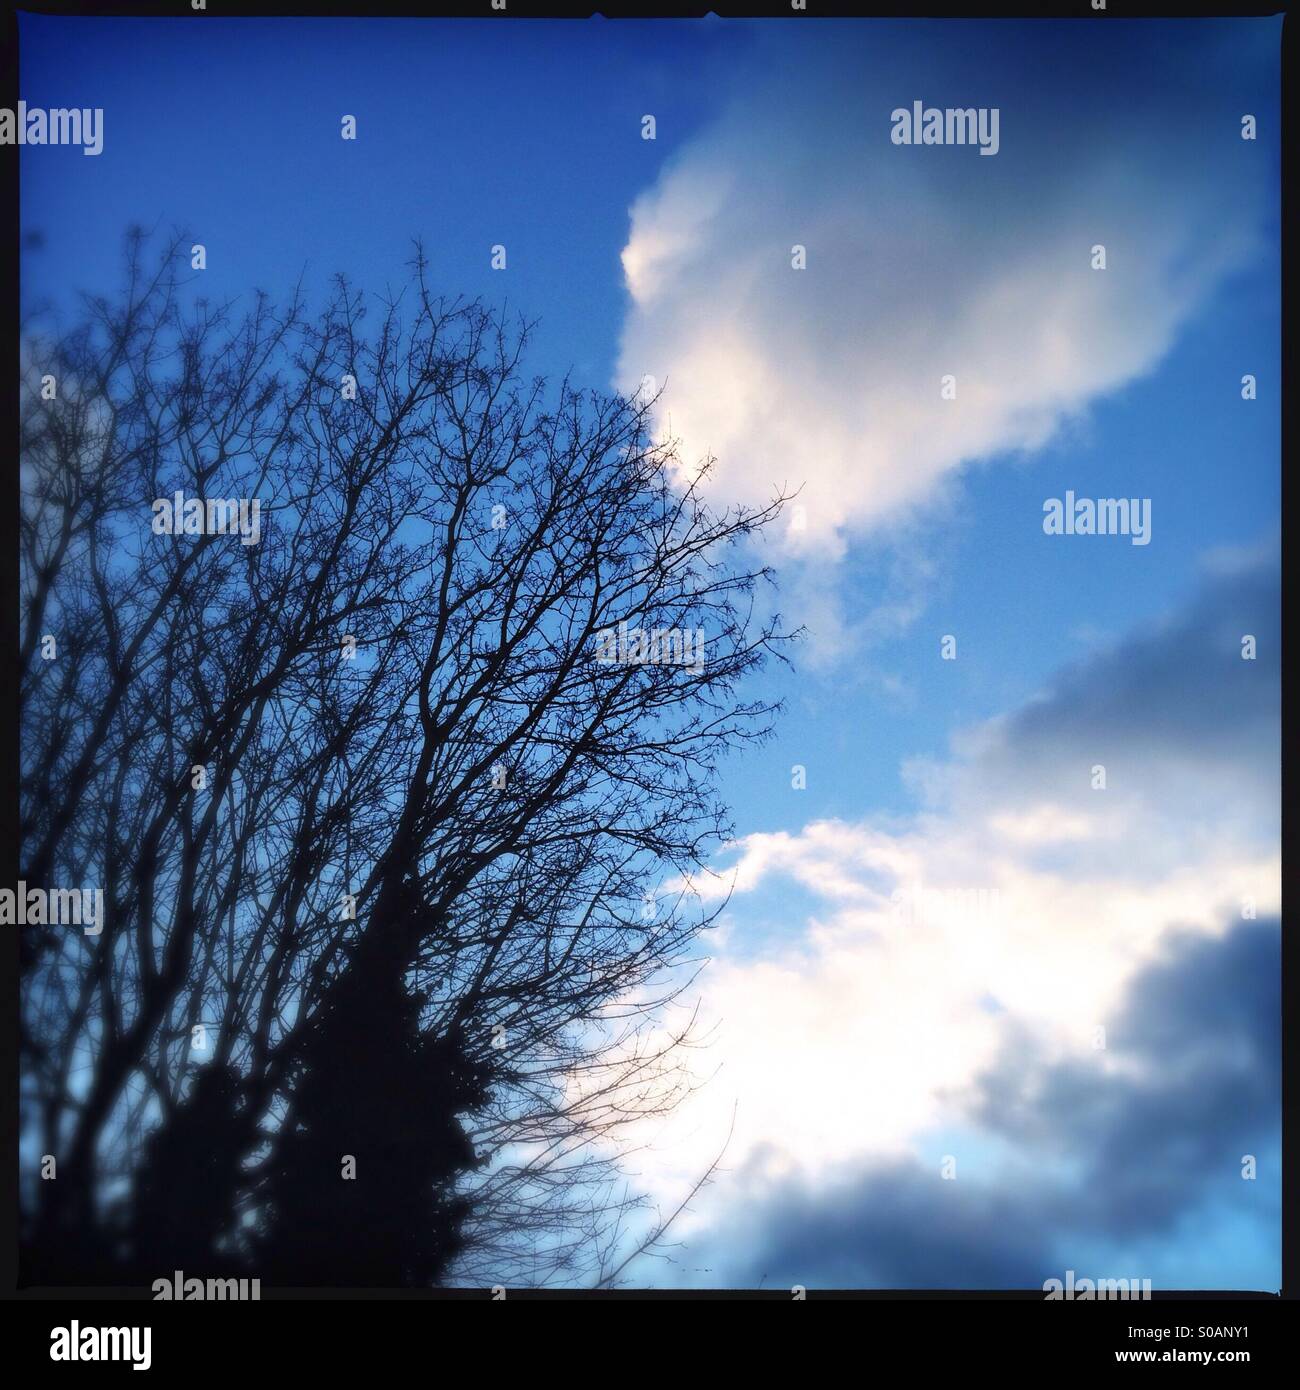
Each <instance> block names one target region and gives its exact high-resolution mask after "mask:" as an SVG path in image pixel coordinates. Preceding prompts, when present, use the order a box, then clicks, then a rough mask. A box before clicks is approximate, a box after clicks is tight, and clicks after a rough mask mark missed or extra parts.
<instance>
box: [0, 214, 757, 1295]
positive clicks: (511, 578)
mask: <svg viewBox="0 0 1300 1390" xmlns="http://www.w3.org/2000/svg"><path fill="white" fill-rule="evenodd" d="M182 244H187V243H185V241H184V239H183V238H178V239H177V240H176V241H175V242H173V243H172V244H171V245H169V246H167V247H166V248H164V250H163V253H162V255H161V256H160V257H159V258H158V261H157V264H156V265H154V266H153V267H151V268H150V267H147V265H146V260H147V248H146V245H145V241H144V239H143V238H142V237H141V236H140V235H139V234H133V235H132V236H131V237H130V238H129V239H128V255H127V277H126V285H125V289H124V292H123V295H122V296H121V298H120V300H118V301H117V302H113V303H110V302H107V301H105V300H103V299H97V300H90V301H87V302H86V303H85V305H84V309H85V312H84V314H83V316H82V321H81V322H80V323H79V324H78V325H77V326H76V327H75V328H73V329H72V330H71V331H68V332H64V333H60V334H53V333H49V332H46V333H44V334H42V333H41V332H39V331H38V330H36V329H33V330H32V332H31V333H30V335H29V339H28V341H27V342H26V344H25V347H24V366H25V371H26V373H27V376H28V380H27V382H26V389H25V392H24V406H23V417H22V427H23V434H22V441H21V451H22V453H21V457H22V482H23V505H22V517H21V542H22V557H21V561H22V578H23V594H22V599H23V614H22V622H23V626H22V653H21V655H22V664H21V682H22V684H21V700H22V708H23V731H22V815H23V841H22V865H23V869H24V874H25V880H26V882H27V884H28V885H29V886H32V887H40V888H46V889H56V888H79V887H87V886H97V887H102V889H103V891H104V900H105V912H104V922H103V925H102V930H101V931H100V932H99V933H98V934H97V935H92V934H87V933H86V932H85V931H84V930H79V929H77V928H75V927H69V926H67V925H58V924H53V923H49V922H46V923H43V924H41V923H37V924H34V925H27V926H25V927H24V928H22V930H23V933H24V936H23V967H24V989H23V1011H22V1017H23V1039H22V1042H23V1059H24V1072H23V1153H24V1188H23V1194H24V1231H25V1247H24V1272H25V1274H26V1276H27V1277H28V1279H29V1280H33V1281H34V1280H51V1281H54V1280H64V1281H75V1280H79V1279H90V1278H95V1279H106V1278H113V1277H116V1278H119V1279H121V1278H129V1279H136V1278H151V1277H154V1274H155V1273H167V1272H170V1270H171V1269H172V1268H173V1267H183V1265H179V1264H176V1263H175V1262H176V1261H178V1260H182V1259H187V1260H188V1261H189V1263H190V1264H191V1265H197V1266H203V1265H205V1264H206V1265H207V1266H208V1267H213V1266H218V1265H219V1266H221V1267H222V1268H226V1267H230V1268H235V1267H239V1268H249V1269H252V1270H253V1271H254V1272H259V1273H261V1274H262V1276H263V1277H265V1278H268V1279H276V1278H278V1279H280V1280H283V1281H292V1282H298V1283H306V1282H322V1283H339V1284H348V1283H364V1282H370V1283H379V1284H393V1285H396V1284H402V1283H411V1284H427V1283H431V1282H437V1281H439V1280H444V1279H446V1278H448V1277H451V1275H452V1273H453V1272H454V1273H455V1275H456V1277H460V1278H478V1277H489V1275H490V1273H491V1272H492V1271H495V1279H496V1281H501V1282H516V1281H523V1280H527V1279H536V1280H537V1281H538V1282H546V1281H548V1280H555V1279H565V1280H584V1279H585V1280H589V1281H594V1282H600V1281H601V1280H602V1279H605V1278H606V1276H607V1274H608V1271H609V1270H610V1269H612V1268H614V1267H615V1266H617V1264H618V1263H619V1259H618V1258H615V1257H614V1256H613V1255H612V1254H611V1251H610V1239H611V1233H612V1232H615V1231H621V1230H622V1229H623V1225H622V1221H623V1218H624V1216H625V1215H626V1206H627V1203H628V1201H629V1200H631V1199H630V1198H629V1196H628V1194H627V1192H626V1189H625V1187H624V1185H623V1184H622V1183H621V1182H620V1180H619V1170H618V1156H619V1153H620V1149H619V1144H618V1141H617V1137H618V1135H619V1133H620V1132H621V1131H622V1130H624V1129H625V1128H626V1127H627V1126H629V1125H632V1124H634V1123H635V1122H636V1121H637V1120H639V1119H643V1118H644V1117H646V1116H647V1115H649V1114H654V1113H657V1112H659V1111H662V1110H663V1109H664V1108H665V1107H667V1106H671V1105H672V1104H673V1103H674V1102H675V1100H676V1098H677V1097H678V1095H679V1094H680V1091H681V1087H682V1085H684V1084H688V1083H685V1082H683V1081H682V1079H681V1076H680V1075H679V1074H676V1073H674V1070H673V1065H674V1059H675V1056H676V1054H677V1052H678V1050H679V1047H678V1045H687V1044H689V1042H690V1035H689V1030H687V1032H686V1035H685V1036H684V1037H674V1036H672V1035H670V1034H665V1033H664V1032H662V1031H660V1030H659V1029H658V1026H657V1025H658V1024H659V1022H660V1020H661V1019H662V1017H663V1012H662V1011H663V1007H664V1005H665V1003H666V1001H667V1000H668V999H670V998H672V997H673V995H674V993H675V991H676V990H678V989H680V987H681V983H682V980H683V975H682V971H683V969H686V970H689V968H690V966H689V962H690V961H691V959H692V955H691V952H692V945H691V943H692V941H693V939H694V937H695V935H696V933H697V932H698V931H699V930H700V928H701V927H702V926H704V925H706V924H707V922H708V921H709V920H710V918H709V916H708V914H706V913H704V912H703V911H702V909H701V908H700V906H699V904H698V901H697V900H693V899H692V898H691V897H690V896H689V894H687V893H686V892H685V891H684V890H683V889H682V888H681V887H680V885H681V884H682V883H683V882H684V880H685V876H686V875H688V874H689V873H690V871H692V870H693V869H698V868H699V867H700V866H701V865H702V864H703V863H704V862H705V860H706V857H707V856H708V854H709V853H710V852H711V849H712V848H713V847H714V846H715V845H716V844H717V843H718V842H719V840H720V839H721V838H722V837H724V836H725V835H726V834H727V833H728V829H729V827H728V822H727V815H726V810H725V807H724V806H723V805H722V804H721V803H720V801H719V798H718V795H717V784H716V769H717V766H718V762H719V759H720V758H721V757H722V756H723V755H724V754H725V753H726V752H728V751H729V750H732V749H734V748H736V747H737V746H739V745H741V744H743V743H746V742H749V741H753V740H755V739H759V738H761V737H762V736H763V735H764V733H765V731H766V729H767V727H768V724H769V720H770V716H771V714H772V712H773V709H774V706H773V705H772V704H771V703H770V702H768V701H765V700H762V699H750V698H745V696H744V693H743V691H742V686H741V683H742V681H743V680H744V678H745V677H746V676H748V675H749V674H750V673H752V672H754V671H755V670H756V669H757V668H758V667H759V666H760V665H761V663H762V662H763V661H764V659H765V658H766V657H768V656H769V655H771V654H777V655H779V653H780V644H781V643H782V642H783V641H784V640H785V635H784V634H783V633H782V632H781V629H780V620H779V618H778V617H772V616H767V617H756V611H755V603H756V585H757V584H758V583H759V582H760V581H762V580H766V579H768V578H769V577H770V576H769V575H768V572H767V570H766V569H765V568H764V567H762V566H756V565H752V564H749V563H747V559H746V557H747V555H748V554H749V553H750V552H749V549H748V548H747V546H746V544H745V543H746V541H747V540H748V539H749V538H750V537H752V536H754V534H755V533H756V532H758V531H760V530H761V528H762V527H763V526H764V525H765V524H766V523H767V522H768V521H769V520H771V518H772V517H773V516H774V515H775V513H776V510H777V508H778V507H779V505H780V499H774V501H773V503H772V504H771V505H770V506H768V507H765V508H762V509H758V510H730V511H722V512H719V511H715V510H714V509H712V508H711V507H710V506H709V505H708V504H707V503H706V501H705V499H704V496H703V494H702V491H701V483H702V478H703V476H704V475H703V474H698V475H692V474H690V473H688V472H686V471H685V470H683V469H682V468H681V467H680V463H679V460H678V459H677V456H676V453H675V450H674V448H673V446H672V445H671V444H665V443H656V442H655V441H654V439H653V436H652V434H651V430H650V423H649V414H648V412H649V409H650V406H651V403H650V402H646V401H634V400H628V399H626V398H622V397H619V396H601V395H598V394H594V393H587V394H583V393H580V392H578V391H576V390H575V389H573V388H572V387H571V386H570V384H569V383H568V382H567V381H566V382H564V383H561V384H560V386H559V387H558V389H556V390H555V391H554V392H553V393H548V390H547V387H546V385H545V383H544V382H542V381H540V380H535V379H531V378H529V377H527V376H526V375H525V373H524V369H523V361H524V353H525V348H526V346H527V343H528V339H529V335H530V332H531V328H530V326H529V325H527V324H524V323H522V322H520V323H518V324H515V325H513V326H512V325H511V324H509V323H508V322H507V321H506V320H505V319H504V317H503V316H501V315H496V314H493V313H492V312H490V311H489V310H488V309H486V308H485V307H484V306H483V305H481V304H479V303H477V302H466V301H463V300H448V299H445V298H440V297H437V296H435V295H434V294H433V293H432V291H431V290H430V288H429V286H428V283H427V280H426V267H425V263H424V260H423V257H422V256H421V255H420V254H419V253H418V252H417V256H416V259H415V261H414V262H413V264H412V267H411V276H410V280H409V283H408V284H407V285H406V286H405V287H404V288H403V290H402V292H401V293H400V294H397V295H390V296H389V297H387V298H386V299H385V300H383V301H382V302H381V304H380V312H379V314H378V319H377V323H376V324H375V326H374V329H373V331H371V332H369V333H367V332H366V331H365V330H366V325H365V319H366V307H365V302H364V299H363V297H362V295H361V294H360V293H359V292H358V291H357V290H355V289H354V288H353V287H352V286H351V285H350V284H349V283H347V282H346V281H345V280H343V279H339V280H338V281H337V282H336V284H335V286H334V289H333V292H332V294H331V295H330V297H329V299H328V302H327V303H326V304H325V305H324V306H323V307H322V308H320V309H318V310H315V311H312V310H311V309H309V308H308V305H307V302H306V298H305V296H304V295H303V294H302V293H301V291H300V292H298V293H295V294H294V295H293V296H292V297H291V298H290V300H289V302H288V303H287V304H285V305H284V306H283V307H280V308H277V307H275V306H274V305H273V304H272V303H271V302H270V300H269V299H268V298H267V297H266V296H264V295H261V294H259V295H257V296H256V297H255V298H254V299H253V301H252V302H251V304H250V305H248V306H247V307H245V308H244V310H243V311H242V312H240V311H239V310H238V306H237V305H235V304H226V305H213V304H210V303H207V302H205V301H203V300H202V299H196V298H194V296H193V287H192V286H191V285H187V284H186V283H185V282H184V278H183V272H182V271H181V270H178V267H181V266H183V265H184V262H183V260H182V259H181V257H180V248H181V246H182ZM50 378H53V380H54V382H55V383H56V385H55V389H54V392H53V393H51V391H50V389H49V386H48V382H49V379H50ZM177 493H180V494H181V498H180V499H177V498H176V494H177ZM191 499H193V500H191ZM214 499H218V500H221V499H224V500H226V501H229V502H231V503H232V504H233V503H235V502H236V501H243V502H244V503H246V504H248V505H247V506H246V509H245V513H244V514H243V516H244V519H245V520H247V517H248V516H249V515H253V516H254V517H256V518H260V520H259V521H258V522H257V524H256V526H255V527H254V528H253V529H255V530H256V531H257V535H256V538H255V541H253V543H249V542H250V540H251V539H252V536H251V531H250V530H249V529H248V528H247V527H246V528H245V531H244V534H242V535H240V534H231V533H230V530H229V528H224V529H223V525H224V524H222V523H219V519H220V517H221V515H222V512H221V508H220V507H218V508H217V509H216V511H215V513H214V510H213V508H212V507H211V506H210V505H209V504H210V503H212V502H213V500H214ZM254 499H255V500H256V502H257V504H258V509H259V510H257V511H256V512H254V511H253V509H252V507H251V503H252V501H253V500H254ZM181 504H185V505H181ZM173 512H174V513H175V519H176V520H177V521H178V522H179V520H180V517H181V516H182V514H184V515H185V517H186V518H187V520H193V522H194V523H195V524H194V527H193V530H192V533H185V532H184V531H183V529H182V533H181V534H166V533H160V532H159V521H158V518H159V517H160V516H161V517H162V518H164V519H167V518H170V517H171V516H172V513H173ZM191 513H192V515H191ZM233 514H234V513H233V512H229V513H226V515H227V516H230V515H233ZM214 515H216V516H217V517H218V523H216V524H214V522H213V516H214ZM620 625H623V626H620ZM43 1155H48V1156H50V1157H52V1158H53V1159H54V1161H55V1162H56V1164H57V1173H58V1177H57V1180H56V1181H53V1182H50V1181H42V1180H41V1178H40V1176H39V1170H40V1164H41V1156H43ZM349 1164H350V1168H351V1172H349V1171H348V1170H349ZM200 1189H201V1190H202V1192H203V1194H204V1195H203V1197H202V1199H201V1200H189V1201H186V1200H184V1199H185V1198H186V1197H187V1196H189V1197H190V1198H193V1197H194V1194H195V1193H196V1192H198V1191H199V1190H200Z"/></svg>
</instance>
